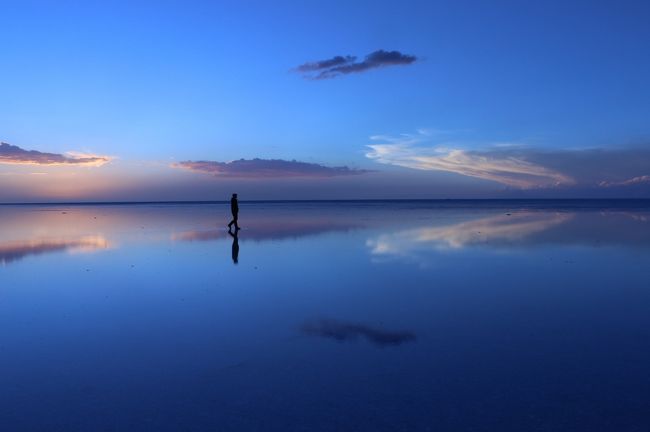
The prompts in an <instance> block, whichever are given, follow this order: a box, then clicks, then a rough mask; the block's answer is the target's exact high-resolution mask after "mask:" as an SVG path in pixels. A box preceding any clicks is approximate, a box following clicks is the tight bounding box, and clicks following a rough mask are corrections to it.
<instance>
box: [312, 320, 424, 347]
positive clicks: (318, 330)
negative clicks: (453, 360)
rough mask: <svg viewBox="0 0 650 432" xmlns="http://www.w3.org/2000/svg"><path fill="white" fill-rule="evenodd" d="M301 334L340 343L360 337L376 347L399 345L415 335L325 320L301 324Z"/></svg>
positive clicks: (412, 338) (410, 340) (410, 339)
mask: <svg viewBox="0 0 650 432" xmlns="http://www.w3.org/2000/svg"><path fill="white" fill-rule="evenodd" d="M302 332H303V333H305V334H308V335H312V336H319V337H324V338H328V339H334V340H337V341H341V342H342V341H349V340H356V339H359V338H360V337H362V338H365V339H367V340H368V341H369V342H371V343H373V344H375V345H378V346H389V345H401V344H403V343H406V342H412V341H414V340H415V334H414V333H412V332H409V331H387V330H383V329H378V328H374V327H370V326H367V325H364V324H357V323H345V322H339V321H334V320H326V319H322V320H318V321H315V322H308V323H305V324H303V326H302Z"/></svg>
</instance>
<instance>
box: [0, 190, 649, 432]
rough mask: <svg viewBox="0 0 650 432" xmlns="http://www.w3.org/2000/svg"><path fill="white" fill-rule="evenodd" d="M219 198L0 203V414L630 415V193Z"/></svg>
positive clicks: (478, 426) (636, 371) (4, 424)
mask: <svg viewBox="0 0 650 432" xmlns="http://www.w3.org/2000/svg"><path fill="white" fill-rule="evenodd" d="M227 212H228V207H227V205H225V204H223V205H221V204H214V205H129V206H117V205H116V206H2V207H0V427H1V429H2V430H3V431H4V430H7V431H48V432H49V431H58V430H61V431H240V430H241V431H320V430H323V431H333V430H337V431H348V430H349V431H356V430H368V431H379V430H386V431H397V430H405V431H420V430H422V431H427V430H431V431H496V430H498V431H560V430H562V431H578V430H580V431H582V430H584V431H617V432H621V431H646V430H648V429H650V368H648V364H650V342H649V341H650V283H649V282H648V281H649V280H650V203H648V202H639V201H637V202H613V201H610V202H606V201H601V202H593V201H591V202H553V201H529V202H524V201H521V202H496V201H495V202H492V201H484V202H397V203H389V202H377V203H368V202H358V203H343V202H331V203H321V204H318V203H275V204H274V203H255V204H253V203H243V204H242V205H241V214H240V223H241V224H242V226H243V229H242V231H241V233H240V235H239V236H238V239H236V240H237V241H236V242H235V239H234V238H233V237H231V236H230V235H228V232H227V229H226V227H225V223H226V222H227V221H228V220H229V217H228V214H227ZM234 261H237V263H235V262H234Z"/></svg>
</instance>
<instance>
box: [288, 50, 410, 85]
mask: <svg viewBox="0 0 650 432" xmlns="http://www.w3.org/2000/svg"><path fill="white" fill-rule="evenodd" d="M416 60H417V57H415V56H413V55H408V54H402V53H401V52H399V51H384V50H378V51H374V52H372V53H370V54H368V55H367V56H366V57H365V59H363V61H360V62H357V61H356V57H354V56H345V57H343V56H336V57H333V58H331V59H328V60H321V61H315V62H308V63H304V64H302V65H300V66H298V67H297V68H296V69H295V70H296V71H297V72H302V73H304V76H305V77H306V78H309V79H328V78H335V77H337V76H340V75H347V74H351V73H359V72H366V71H368V70H370V69H376V68H380V67H386V66H397V65H409V64H411V63H414V62H415V61H416ZM309 72H315V73H314V74H309Z"/></svg>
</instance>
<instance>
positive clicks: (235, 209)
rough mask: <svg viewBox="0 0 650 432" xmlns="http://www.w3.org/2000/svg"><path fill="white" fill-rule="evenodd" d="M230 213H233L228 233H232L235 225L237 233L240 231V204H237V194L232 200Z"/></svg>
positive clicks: (233, 195)
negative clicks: (238, 219) (238, 222)
mask: <svg viewBox="0 0 650 432" xmlns="http://www.w3.org/2000/svg"><path fill="white" fill-rule="evenodd" d="M230 211H231V212H232V220H231V221H230V222H229V223H228V231H230V229H231V228H232V226H233V224H234V225H235V233H236V232H237V231H239V225H238V224H237V216H238V215H239V203H238V202H237V194H236V193H234V194H232V198H230Z"/></svg>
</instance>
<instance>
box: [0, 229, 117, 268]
mask: <svg viewBox="0 0 650 432" xmlns="http://www.w3.org/2000/svg"><path fill="white" fill-rule="evenodd" d="M109 247H110V244H109V242H108V240H106V239H105V238H104V237H102V236H99V235H97V236H84V237H80V238H77V239H32V240H13V241H6V242H1V243H0V263H1V264H3V265H6V264H9V263H12V262H15V261H19V260H21V259H23V258H25V257H27V256H30V255H41V254H45V253H51V252H62V251H68V252H73V253H75V252H81V253H86V252H92V251H95V250H98V249H108V248H109Z"/></svg>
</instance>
